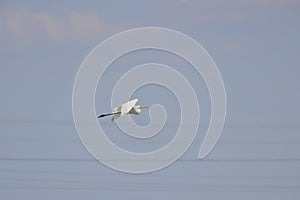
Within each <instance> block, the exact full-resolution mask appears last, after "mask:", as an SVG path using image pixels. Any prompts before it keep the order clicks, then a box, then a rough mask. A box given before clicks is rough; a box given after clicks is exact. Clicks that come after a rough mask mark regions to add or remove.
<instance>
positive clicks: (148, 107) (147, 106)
mask: <svg viewBox="0 0 300 200" xmlns="http://www.w3.org/2000/svg"><path fill="white" fill-rule="evenodd" d="M137 107H138V108H140V109H142V108H149V107H148V106H137Z"/></svg>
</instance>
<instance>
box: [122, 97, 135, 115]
mask: <svg viewBox="0 0 300 200" xmlns="http://www.w3.org/2000/svg"><path fill="white" fill-rule="evenodd" d="M137 102H138V99H133V100H131V101H129V102H127V103H124V104H123V105H121V116H122V115H124V114H127V113H128V112H129V111H130V110H131V109H132V108H133V107H134V106H135V104H136V103H137Z"/></svg>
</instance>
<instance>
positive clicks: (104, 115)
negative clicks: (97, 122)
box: [97, 113, 114, 118]
mask: <svg viewBox="0 0 300 200" xmlns="http://www.w3.org/2000/svg"><path fill="white" fill-rule="evenodd" d="M113 114H114V113H108V114H102V115H99V116H98V117H97V118H101V117H106V116H110V115H113Z"/></svg>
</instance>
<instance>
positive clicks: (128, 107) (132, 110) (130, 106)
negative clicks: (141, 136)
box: [98, 99, 148, 121]
mask: <svg viewBox="0 0 300 200" xmlns="http://www.w3.org/2000/svg"><path fill="white" fill-rule="evenodd" d="M137 101H138V99H133V100H131V101H129V102H127V103H124V104H122V105H120V106H118V107H116V108H115V109H114V110H113V112H112V113H108V114H102V115H99V116H98V118H101V117H106V116H110V115H113V117H112V119H111V121H114V120H115V119H118V118H119V117H120V116H122V115H124V114H134V115H138V114H140V113H141V112H142V108H148V106H136V105H135V104H136V102H137Z"/></svg>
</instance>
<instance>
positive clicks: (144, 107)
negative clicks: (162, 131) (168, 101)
mask: <svg viewBox="0 0 300 200" xmlns="http://www.w3.org/2000/svg"><path fill="white" fill-rule="evenodd" d="M140 108H149V107H148V106H140Z"/></svg>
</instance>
